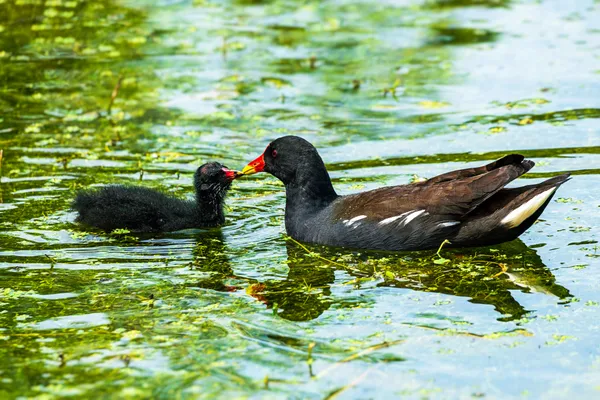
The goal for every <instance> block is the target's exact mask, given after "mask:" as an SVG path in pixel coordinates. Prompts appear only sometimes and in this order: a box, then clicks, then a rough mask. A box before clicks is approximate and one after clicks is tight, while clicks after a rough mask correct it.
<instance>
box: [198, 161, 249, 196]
mask: <svg viewBox="0 0 600 400" xmlns="http://www.w3.org/2000/svg"><path fill="white" fill-rule="evenodd" d="M238 176H240V173H239V172H237V171H233V170H231V169H229V168H227V167H226V166H224V165H223V164H221V163H218V162H209V163H206V164H203V165H201V166H200V167H199V168H198V169H197V170H196V174H195V175H194V186H195V187H196V194H197V195H198V197H199V198H214V197H217V198H220V199H222V198H224V197H225V194H226V193H227V190H229V187H230V186H231V182H232V181H233V180H234V179H235V178H237V177H238Z"/></svg>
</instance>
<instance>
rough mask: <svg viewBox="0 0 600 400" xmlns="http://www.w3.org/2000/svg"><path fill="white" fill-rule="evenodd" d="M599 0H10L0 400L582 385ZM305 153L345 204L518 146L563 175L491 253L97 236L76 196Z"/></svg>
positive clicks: (501, 394)
mask: <svg viewBox="0 0 600 400" xmlns="http://www.w3.org/2000/svg"><path fill="white" fill-rule="evenodd" d="M599 20H600V3H598V2H597V1H586V0H581V1H572V2H566V1H562V0H539V1H510V0H423V1H418V0H410V1H409V0H399V1H382V2H371V1H360V0H340V1H331V2H317V1H291V0H274V1H260V0H257V1H251V0H238V1H233V0H224V1H217V0H194V1H157V2H142V1H117V0H96V1H93V2H83V1H80V0H46V1H43V0H0V150H3V157H2V158H3V159H2V161H1V169H0V171H1V172H0V176H1V181H0V182H1V184H0V359H1V360H2V363H1V365H0V398H39V399H46V398H48V399H49V398H59V397H60V398H66V397H72V398H82V397H115V398H116V397H118V398H147V397H153V398H165V399H166V398H213V397H227V398H237V397H249V398H282V399H283V398H303V399H304V398H311V399H312V398H314V399H321V398H333V397H338V398H347V399H349V398H394V397H399V396H402V397H403V398H419V399H420V398H439V399H447V398H472V397H473V398H482V397H483V398H542V397H543V398H547V399H550V398H567V397H572V396H577V398H598V396H600V345H599V344H598V337H599V334H600V322H599V321H600V247H599V246H598V240H599V235H600V208H599V207H600V185H599V182H600V124H599V122H598V118H600V97H599V95H598V94H599V93H600V75H599V73H600V29H599V24H598V21H599ZM286 134H295V135H301V136H303V137H305V138H307V139H308V140H310V141H311V142H312V143H314V144H315V145H316V146H317V147H318V148H319V151H320V152H321V155H322V157H323V158H324V160H325V161H326V163H327V166H328V168H329V170H330V171H331V174H332V178H333V179H334V185H335V186H336V188H337V189H338V192H340V193H344V194H347V193H353V192H357V191H361V190H366V189H370V188H375V187H379V186H382V185H394V184H404V183H408V182H410V181H411V180H413V179H414V178H415V177H430V176H434V175H436V174H440V173H442V172H445V171H448V170H451V169H456V168H463V167H469V166H476V165H480V164H483V163H487V162H489V161H490V160H493V159H495V158H498V157H500V156H502V155H504V154H506V153H508V152H520V153H523V154H525V155H526V156H527V157H529V158H531V159H533V160H534V161H535V162H536V167H535V168H534V169H533V170H532V171H531V172H530V173H528V174H527V175H526V176H524V177H523V178H522V179H520V180H519V182H518V184H528V183H534V182H539V181H541V180H542V179H545V178H548V177H550V176H554V175H557V174H560V173H564V172H570V173H571V174H573V179H572V180H571V181H569V182H568V183H566V184H565V185H564V186H563V187H561V189H560V190H559V192H558V193H557V196H555V199H554V200H553V201H552V203H551V204H550V205H549V206H548V208H547V210H546V211H545V213H544V214H543V215H542V219H541V220H539V221H538V223H536V224H535V225H534V226H533V227H532V228H531V229H529V230H528V231H527V232H526V233H525V234H524V235H522V236H521V238H520V239H519V240H517V241H514V242H511V243H507V244H504V245H500V246H494V247H493V248H479V249H469V250H442V252H441V253H440V255H436V254H435V252H418V253H401V254H381V253H370V252H356V251H351V250H343V249H327V248H321V247H315V246H305V245H303V244H298V243H296V242H294V241H293V240H290V239H289V238H287V237H286V236H285V230H284V226H283V208H284V203H285V201H284V191H283V190H282V189H283V188H282V186H281V184H280V183H279V182H278V181H277V180H276V179H274V178H273V177H271V176H269V175H266V174H258V175H254V176H252V177H249V178H247V179H242V180H239V181H236V182H234V185H233V188H232V190H231V194H230V196H229V197H228V203H227V215H228V221H227V224H226V225H225V226H224V227H223V228H221V229H214V230H188V231H181V232H176V233H169V234H164V235H153V236H143V235H142V236H140V235H133V234H112V235H107V234H102V233H99V232H97V231H94V230H91V229H86V228H84V227H80V226H78V225H77V224H75V223H74V218H75V215H74V213H73V212H72V211H71V210H70V209H69V205H70V202H71V201H72V199H73V196H74V193H75V191H76V190H77V189H80V188H87V187H90V186H97V185H105V184H109V183H115V182H119V183H131V184H141V185H144V186H147V187H153V188H162V189H164V190H168V191H170V192H173V193H176V194H178V195H181V196H184V197H185V196H191V194H192V186H191V182H192V175H193V172H194V171H195V169H196V168H197V167H198V165H200V164H201V163H203V162H206V161H209V160H218V161H221V162H223V163H224V164H225V165H228V166H229V167H232V168H241V167H243V166H244V165H245V164H246V163H247V162H248V161H250V160H252V159H254V158H255V157H256V156H257V155H258V154H260V153H261V152H262V150H263V149H264V147H265V146H266V145H267V144H268V143H269V141H270V140H272V139H273V138H276V137H278V136H282V135H286Z"/></svg>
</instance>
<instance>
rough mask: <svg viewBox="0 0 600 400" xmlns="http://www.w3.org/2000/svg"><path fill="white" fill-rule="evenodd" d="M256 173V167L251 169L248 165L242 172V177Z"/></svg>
mask: <svg viewBox="0 0 600 400" xmlns="http://www.w3.org/2000/svg"><path fill="white" fill-rule="evenodd" d="M255 173H256V170H255V169H254V167H251V166H250V165H246V166H245V167H244V169H242V172H241V174H242V175H252V174H255Z"/></svg>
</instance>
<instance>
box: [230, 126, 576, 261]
mask: <svg viewBox="0 0 600 400" xmlns="http://www.w3.org/2000/svg"><path fill="white" fill-rule="evenodd" d="M533 165H534V163H533V161H530V160H525V159H524V157H523V156H522V155H519V154H511V155H507V156H505V157H503V158H501V159H499V160H497V161H494V162H493V163H491V164H488V165H485V166H481V167H476V168H467V169H462V170H457V171H452V172H448V173H445V174H442V175H439V176H436V177H434V178H431V179H428V180H426V181H423V182H419V183H413V184H409V185H400V186H390V187H383V188H380V189H375V190H370V191H367V192H363V193H357V194H353V195H348V196H339V195H338V194H337V193H336V192H335V190H334V189H333V186H332V184H331V179H330V178H329V174H328V173H327V169H326V168H325V164H324V163H323V160H322V159H321V157H320V156H319V153H318V152H317V149H315V147H314V146H313V145H312V144H310V143H309V142H307V141H306V140H304V139H302V138H300V137H297V136H284V137H281V138H279V139H276V140H275V141H273V142H271V144H269V145H268V146H267V149H266V150H265V152H264V153H263V154H262V155H261V156H260V157H258V158H257V159H256V160H254V161H252V162H251V163H250V164H248V165H247V166H246V167H245V168H244V169H243V170H242V174H244V175H249V174H254V173H256V172H261V171H265V172H269V173H270V174H272V175H274V176H275V177H277V178H279V179H280V180H281V181H282V182H283V183H284V185H285V190H286V206H285V228H286V231H287V233H288V235H290V236H291V237H293V238H295V239H297V240H300V241H304V242H309V243H315V244H323V245H330V246H341V247H350V248H357V249H376V250H393V251H399V250H422V249H431V248H436V247H438V246H440V244H441V243H442V242H443V241H444V240H448V241H450V243H451V244H450V245H451V246H454V247H470V246H487V245H493V244H498V243H501V242H506V241H509V240H513V239H515V238H516V237H518V236H519V235H520V234H522V233H523V232H524V231H525V230H526V229H527V228H529V227H530V226H531V225H532V224H533V223H534V222H535V220H536V219H537V218H538V217H539V216H540V214H541V213H542V211H543V210H544V208H545V207H546V206H547V205H548V203H549V202H550V199H551V198H552V195H553V194H554V192H555V191H556V189H557V188H558V187H559V186H560V185H561V184H563V183H564V182H566V181H567V180H568V179H569V174H564V175H559V176H556V177H554V178H552V179H548V180H546V181H544V182H542V183H539V184H535V185H528V186H522V187H517V188H510V189H509V188H505V186H506V185H507V184H508V183H509V182H511V181H512V180H514V179H516V178H518V177H519V176H521V175H523V174H524V173H526V172H527V171H529V170H530V169H531V168H532V167H533Z"/></svg>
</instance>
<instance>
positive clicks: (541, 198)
mask: <svg viewBox="0 0 600 400" xmlns="http://www.w3.org/2000/svg"><path fill="white" fill-rule="evenodd" d="M556 189H557V188H552V189H548V190H546V191H545V192H542V193H540V194H537V195H535V196H534V197H533V198H532V199H531V200H529V201H528V202H527V203H525V204H522V205H520V206H519V207H517V208H516V209H514V210H512V211H511V212H510V213H509V214H508V215H507V216H506V217H504V218H502V221H501V223H502V224H504V225H506V226H507V227H508V228H514V227H517V226H519V225H521V224H522V223H523V221H525V220H526V219H527V218H529V217H531V216H532V215H533V213H535V212H536V211H537V210H538V208H540V207H541V206H542V205H543V204H544V203H545V202H546V200H548V198H549V197H550V196H552V193H554V192H555V191H556Z"/></svg>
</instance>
